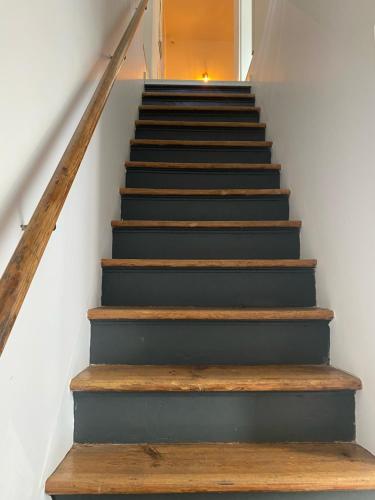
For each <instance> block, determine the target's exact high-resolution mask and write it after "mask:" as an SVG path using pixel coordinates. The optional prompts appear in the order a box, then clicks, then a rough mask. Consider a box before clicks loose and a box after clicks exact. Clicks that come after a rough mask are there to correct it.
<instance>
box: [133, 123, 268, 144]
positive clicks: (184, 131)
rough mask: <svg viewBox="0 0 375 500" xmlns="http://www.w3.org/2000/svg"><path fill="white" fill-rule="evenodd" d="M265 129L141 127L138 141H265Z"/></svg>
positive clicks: (137, 132)
mask: <svg viewBox="0 0 375 500" xmlns="http://www.w3.org/2000/svg"><path fill="white" fill-rule="evenodd" d="M265 137H266V131H265V129H264V128H232V127H230V128H221V127H220V128H212V127H206V128H205V127H194V128H186V127H156V126H155V127H151V126H147V127H140V126H138V127H137V128H136V131H135V138H136V139H180V140H185V141H188V140H196V141H264V140H265Z"/></svg>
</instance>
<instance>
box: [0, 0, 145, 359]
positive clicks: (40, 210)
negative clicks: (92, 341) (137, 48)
mask: <svg viewBox="0 0 375 500" xmlns="http://www.w3.org/2000/svg"><path fill="white" fill-rule="evenodd" d="M147 1H148V0H141V1H140V3H139V5H138V7H137V10H136V12H135V13H134V15H133V17H132V19H131V21H130V23H129V25H128V27H127V29H126V31H125V33H124V35H123V37H122V38H121V40H120V43H119V44H118V46H117V48H116V50H115V52H114V54H113V56H112V58H111V61H110V62H109V64H108V66H107V68H106V70H105V72H104V74H103V76H102V78H101V79H100V82H99V84H98V86H97V88H96V90H95V92H94V95H93V96H92V98H91V101H90V102H89V104H88V106H87V108H86V110H85V112H84V114H83V116H82V118H81V120H80V122H79V124H78V126H77V128H76V130H75V131H74V134H73V136H72V138H71V140H70V142H69V144H68V146H67V148H66V150H65V152H64V154H63V156H62V158H61V160H60V162H59V164H58V166H57V168H56V170H55V172H54V174H53V176H52V178H51V180H50V182H49V184H48V186H47V187H46V189H45V191H44V193H43V196H42V197H41V199H40V201H39V203H38V205H37V207H36V209H35V211H34V213H33V215H32V218H31V220H30V222H29V224H28V225H27V227H26V230H25V232H24V234H23V236H22V238H21V239H20V241H19V243H18V245H17V248H16V249H15V251H14V253H13V255H12V257H11V259H10V261H9V263H8V265H7V267H6V269H5V271H4V274H3V276H2V278H1V280H0V354H1V353H2V352H3V350H4V347H5V344H6V342H7V340H8V337H9V335H10V332H11V330H12V327H13V325H14V322H15V321H16V319H17V315H18V312H19V310H20V308H21V306H22V304H23V301H24V299H25V296H26V294H27V291H28V289H29V286H30V284H31V281H32V279H33V277H34V274H35V272H36V270H37V268H38V265H39V262H40V260H41V258H42V256H43V253H44V250H45V248H46V246H47V243H48V240H49V238H50V236H51V234H52V232H53V230H54V228H55V225H56V222H57V219H58V217H59V214H60V212H61V209H62V207H63V206H64V202H65V200H66V197H67V196H68V193H69V191H70V188H71V186H72V184H73V181H74V178H75V176H76V174H77V172H78V169H79V167H80V165H81V162H82V159H83V156H84V154H85V152H86V149H87V147H88V144H89V142H90V140H91V137H92V135H93V133H94V130H95V128H96V125H97V123H98V121H99V118H100V116H101V114H102V112H103V108H104V106H105V103H106V102H107V99H108V97H109V94H110V92H111V89H112V87H113V84H114V82H115V80H116V77H117V75H118V72H119V71H120V68H121V66H122V64H123V62H124V59H125V57H126V53H127V51H128V49H129V46H130V44H131V42H132V40H133V37H134V34H135V32H136V30H137V27H138V25H139V23H140V20H141V18H142V16H143V13H144V11H145V9H146V7H147Z"/></svg>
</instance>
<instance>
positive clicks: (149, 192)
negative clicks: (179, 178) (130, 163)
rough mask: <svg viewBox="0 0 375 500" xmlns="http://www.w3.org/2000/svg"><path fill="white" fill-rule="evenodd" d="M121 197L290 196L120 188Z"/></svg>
mask: <svg viewBox="0 0 375 500" xmlns="http://www.w3.org/2000/svg"><path fill="white" fill-rule="evenodd" d="M120 194H121V195H138V196H242V197H243V196H289V195H290V190H289V189H153V188H127V187H122V188H120Z"/></svg>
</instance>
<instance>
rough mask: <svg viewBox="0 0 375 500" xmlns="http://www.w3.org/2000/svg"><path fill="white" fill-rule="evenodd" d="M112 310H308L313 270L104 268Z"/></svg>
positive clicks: (105, 300) (105, 288)
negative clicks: (129, 307) (176, 307)
mask: <svg viewBox="0 0 375 500" xmlns="http://www.w3.org/2000/svg"><path fill="white" fill-rule="evenodd" d="M102 304H103V305H108V306H110V305H111V306H126V305H128V306H132V305H133V306H134V305H150V306H157V305H159V306H190V305H191V306H207V307H226V306H228V307H231V306H233V307H310V306H314V305H315V273H314V270H313V269H204V268H203V269H202V268H201V269H175V268H159V269H150V268H104V269H103V285H102Z"/></svg>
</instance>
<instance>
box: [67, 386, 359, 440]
mask: <svg viewBox="0 0 375 500" xmlns="http://www.w3.org/2000/svg"><path fill="white" fill-rule="evenodd" d="M74 408H75V411H74V418H75V431H74V440H75V442H79V443H93V442H95V443H146V442H148V443H150V442H158V443H176V442H178V443H182V442H188V443H189V442H199V441H201V442H218V441H221V442H249V441H251V442H283V441H287V442H300V441H310V442H316V441H318V442H330V441H352V440H353V439H354V438H355V432H354V394H353V393H352V392H342V391H336V392H320V393H312V392H311V393H307V392H294V393H280V392H268V393H262V392H258V393H244V392H232V393H228V392H227V393H225V392H221V393H218V392H211V393H199V392H195V393H194V392H191V393H176V392H175V393H166V392H164V393H163V392H158V393H145V392H144V393H135V392H133V393H124V392H123V393H108V392H107V393H103V392H102V393H99V392H97V393H89V392H77V393H75V394H74Z"/></svg>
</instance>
